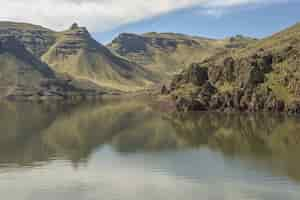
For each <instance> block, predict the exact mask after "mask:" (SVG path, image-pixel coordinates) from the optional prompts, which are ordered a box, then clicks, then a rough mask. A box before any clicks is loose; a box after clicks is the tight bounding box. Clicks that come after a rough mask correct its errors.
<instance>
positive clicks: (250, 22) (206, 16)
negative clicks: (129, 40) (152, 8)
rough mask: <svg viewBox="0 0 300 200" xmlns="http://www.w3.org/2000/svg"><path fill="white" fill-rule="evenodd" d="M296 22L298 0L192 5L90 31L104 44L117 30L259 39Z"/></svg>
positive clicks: (297, 17) (298, 9)
mask: <svg viewBox="0 0 300 200" xmlns="http://www.w3.org/2000/svg"><path fill="white" fill-rule="evenodd" d="M297 22H300V0H299V1H298V0H297V1H289V2H281V3H274V4H263V5H248V6H238V7H234V8H230V9H225V10H213V11H212V13H207V10H205V9H202V8H199V7H192V8H187V9H181V10H178V11H174V12H170V13H167V14H163V15H160V16H157V17H153V18H150V19H146V20H142V21H140V22H137V23H131V24H126V25H122V26H119V27H117V28H115V29H113V30H110V31H105V32H100V33H93V35H94V36H95V38H96V39H97V40H98V41H100V42H102V43H108V42H110V41H111V40H112V39H113V38H114V37H116V36H117V35H118V34H119V33H122V32H132V33H144V32H150V31H155V32H176V33H184V34H190V35H198V36H206V37H210V38H224V37H228V36H232V35H236V34H243V35H247V36H252V37H257V38H262V37H266V36H269V35H271V34H273V33H274V32H278V31H280V30H282V29H284V28H287V27H289V26H291V25H294V24H295V23H297Z"/></svg>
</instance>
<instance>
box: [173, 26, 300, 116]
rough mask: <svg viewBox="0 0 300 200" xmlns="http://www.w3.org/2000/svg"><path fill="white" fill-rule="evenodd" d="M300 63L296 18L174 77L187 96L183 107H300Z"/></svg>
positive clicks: (296, 109)
mask: <svg viewBox="0 0 300 200" xmlns="http://www.w3.org/2000/svg"><path fill="white" fill-rule="evenodd" d="M299 67H300V24H296V25H295V26H293V27H290V28H288V29H286V30H283V31H281V32H279V33H276V34H274V35H273V36H270V37H267V38H265V39H262V40H260V41H256V42H253V43H250V44H249V45H247V46H246V47H244V48H237V49H235V50H234V51H227V52H224V53H222V54H216V55H214V56H212V57H210V58H209V59H207V60H205V61H204V62H199V63H196V64H193V65H191V66H190V67H189V68H188V69H187V70H185V71H184V72H182V73H180V74H178V75H176V76H175V77H174V78H173V82H172V84H171V93H172V95H173V96H176V98H177V99H181V100H178V103H179V105H181V106H179V107H181V108H182V107H184V109H192V110H193V109H221V110H224V109H225V110H228V109H229V110H230V109H238V110H250V111H257V110H271V111H284V110H285V111H288V112H291V113H295V112H296V113H300V68H299ZM182 98H183V99H185V100H182ZM187 99H188V100H187ZM191 102H192V103H191ZM191 105H193V106H191ZM196 105H197V106H196Z"/></svg>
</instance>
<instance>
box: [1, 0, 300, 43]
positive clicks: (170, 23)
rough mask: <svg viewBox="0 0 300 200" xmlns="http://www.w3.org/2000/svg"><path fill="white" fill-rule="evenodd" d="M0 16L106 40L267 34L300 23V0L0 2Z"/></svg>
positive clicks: (55, 0)
mask: <svg viewBox="0 0 300 200" xmlns="http://www.w3.org/2000/svg"><path fill="white" fill-rule="evenodd" d="M0 3H1V7H0V20H1V21H18V22H28V23H33V24H39V25H43V26H45V27H48V28H51V29H54V30H57V31H61V30H64V29H67V28H68V27H69V26H70V25H71V24H72V23H73V22H77V23H79V24H80V25H81V26H86V27H87V28H88V29H89V30H90V32H91V33H92V35H93V36H94V37H95V38H96V39H97V40H98V41H100V42H102V43H108V42H109V41H111V40H112V39H113V38H114V37H115V36H117V35H118V34H119V33H122V32H133V33H143V32H152V31H155V32H177V33H185V34H189V35H198V36H205V37H210V38H223V37H229V36H232V35H236V34H243V35H247V36H252V37H258V38H262V37H266V36H268V35H271V34H272V33H274V32H277V31H279V30H281V29H284V28H286V27H288V26H291V25H293V24H295V23H296V22H299V21H300V11H299V8H300V0H148V1H147V0H26V1H25V0H0Z"/></svg>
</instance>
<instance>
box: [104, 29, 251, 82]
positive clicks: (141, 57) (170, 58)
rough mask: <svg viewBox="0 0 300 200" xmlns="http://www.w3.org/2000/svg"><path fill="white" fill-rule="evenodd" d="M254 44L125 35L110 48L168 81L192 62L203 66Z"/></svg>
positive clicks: (167, 35)
mask: <svg viewBox="0 0 300 200" xmlns="http://www.w3.org/2000/svg"><path fill="white" fill-rule="evenodd" d="M254 41H255V39H253V38H248V37H244V36H240V35H238V36H236V37H231V38H226V39H223V40H216V39H209V38H204V37H194V36H188V35H183V34H175V33H155V32H151V33H145V34H142V35H137V34H130V33H123V34H120V35H119V36H118V37H117V38H115V39H114V40H113V41H112V42H111V43H110V44H109V45H108V48H110V49H111V50H112V51H114V52H116V53H118V54H119V55H121V56H123V57H125V58H127V59H128V60H131V61H134V62H136V63H138V64H140V65H141V66H144V67H145V68H146V69H148V70H150V71H152V72H154V73H156V74H158V75H159V76H162V77H164V78H166V77H169V76H170V75H172V74H174V73H175V72H178V71H180V70H181V69H183V68H184V67H185V66H188V65H189V64H191V63H193V62H201V61H203V60H205V59H207V58H209V57H210V56H212V55H215V54H217V53H221V52H223V51H225V50H226V49H234V48H240V47H244V46H246V45H247V44H248V43H251V42H254Z"/></svg>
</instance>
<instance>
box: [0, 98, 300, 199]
mask: <svg viewBox="0 0 300 200" xmlns="http://www.w3.org/2000/svg"><path fill="white" fill-rule="evenodd" d="M154 107H155V106H153V105H151V104H149V103H145V102H143V101H138V100H131V99H126V100H118V99H112V100H102V101H100V102H98V103H80V104H73V105H72V104H63V103H55V104H54V103H51V104H50V103H43V104H34V103H17V104H12V103H4V102H3V103H0V194H1V199H3V200H4V199H5V200H41V199H43V200H53V199H55V200H99V199H105V200H176V199H178V200H183V199H184V200H196V199H197V200H198V199H201V200H283V199H284V200H299V199H300V157H299V156H300V119H299V118H296V117H288V116H285V115H274V114H262V113H261V114H238V113H236V114H225V113H189V114H178V113H177V114H176V113H167V112H162V111H159V110H157V109H155V108H154Z"/></svg>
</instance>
